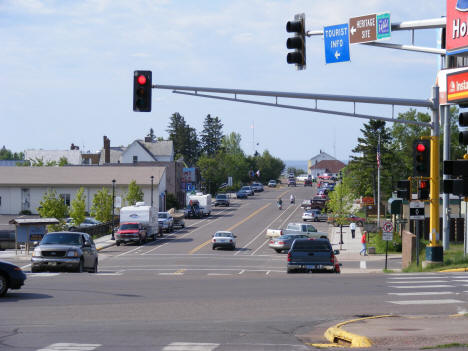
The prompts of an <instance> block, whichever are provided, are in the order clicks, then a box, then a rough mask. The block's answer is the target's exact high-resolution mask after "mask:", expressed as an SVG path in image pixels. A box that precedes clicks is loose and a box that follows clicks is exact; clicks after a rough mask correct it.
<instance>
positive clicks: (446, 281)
mask: <svg viewBox="0 0 468 351" xmlns="http://www.w3.org/2000/svg"><path fill="white" fill-rule="evenodd" d="M448 282H449V281H448V280H418V281H417V282H408V281H405V282H389V283H391V284H415V283H417V284H420V283H426V284H427V283H448Z"/></svg>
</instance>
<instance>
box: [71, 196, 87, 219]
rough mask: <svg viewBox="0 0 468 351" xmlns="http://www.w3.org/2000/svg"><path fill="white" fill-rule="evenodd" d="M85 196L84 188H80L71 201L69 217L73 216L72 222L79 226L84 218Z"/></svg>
mask: <svg viewBox="0 0 468 351" xmlns="http://www.w3.org/2000/svg"><path fill="white" fill-rule="evenodd" d="M85 201H86V196H85V195H84V188H82V187H81V188H80V189H79V190H78V192H77V193H76V196H75V198H74V199H73V200H72V202H71V206H70V217H71V218H73V224H74V225H75V226H79V225H80V224H81V223H83V222H84V220H85V218H86V203H85Z"/></svg>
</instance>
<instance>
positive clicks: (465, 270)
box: [439, 267, 468, 273]
mask: <svg viewBox="0 0 468 351" xmlns="http://www.w3.org/2000/svg"><path fill="white" fill-rule="evenodd" d="M439 272H445V273H447V272H449V273H450V272H468V267H465V268H452V269H443V270H441V271H439Z"/></svg>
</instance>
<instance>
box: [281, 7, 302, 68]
mask: <svg viewBox="0 0 468 351" xmlns="http://www.w3.org/2000/svg"><path fill="white" fill-rule="evenodd" d="M286 31H287V32H288V33H294V34H295V35H294V37H291V38H288V40H287V41H286V47H287V48H288V49H292V50H294V51H293V52H289V53H288V55H287V57H286V61H287V62H288V63H293V64H295V65H296V67H297V69H304V68H305V66H306V45H305V44H306V36H305V15H304V14H298V15H295V16H294V21H289V22H288V23H286Z"/></svg>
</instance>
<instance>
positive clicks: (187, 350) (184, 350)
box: [162, 342, 219, 351]
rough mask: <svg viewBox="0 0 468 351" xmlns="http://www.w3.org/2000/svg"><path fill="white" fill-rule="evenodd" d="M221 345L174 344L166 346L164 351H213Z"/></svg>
mask: <svg viewBox="0 0 468 351" xmlns="http://www.w3.org/2000/svg"><path fill="white" fill-rule="evenodd" d="M218 346H219V344H211V343H191V342H173V343H170V344H169V345H167V346H165V347H164V348H163V349H162V351H213V350H214V349H216V348H217V347H218Z"/></svg>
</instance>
